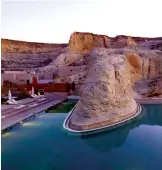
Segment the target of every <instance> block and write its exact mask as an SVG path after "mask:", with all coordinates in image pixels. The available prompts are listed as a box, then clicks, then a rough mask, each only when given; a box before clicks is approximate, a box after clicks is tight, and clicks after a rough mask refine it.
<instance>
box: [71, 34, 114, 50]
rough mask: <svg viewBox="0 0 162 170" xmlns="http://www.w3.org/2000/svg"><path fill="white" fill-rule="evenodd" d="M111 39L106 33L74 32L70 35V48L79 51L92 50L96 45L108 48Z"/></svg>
mask: <svg viewBox="0 0 162 170" xmlns="http://www.w3.org/2000/svg"><path fill="white" fill-rule="evenodd" d="M110 39H111V38H109V37H108V36H105V35H95V34H92V33H80V32H74V33H73V34H72V35H71V36H70V40H69V47H70V50H74V51H77V52H80V53H81V52H85V53H86V52H90V51H91V50H92V49H93V48H95V47H104V48H107V47H109V46H110Z"/></svg>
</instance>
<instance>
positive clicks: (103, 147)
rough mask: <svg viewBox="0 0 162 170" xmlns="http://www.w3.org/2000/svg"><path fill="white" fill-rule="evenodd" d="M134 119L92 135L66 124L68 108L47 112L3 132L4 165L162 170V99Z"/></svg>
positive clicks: (26, 169)
mask: <svg viewBox="0 0 162 170" xmlns="http://www.w3.org/2000/svg"><path fill="white" fill-rule="evenodd" d="M144 107H145V109H144V110H145V113H144V114H143V115H142V116H141V117H140V118H139V119H137V120H136V121H135V122H133V123H131V124H128V125H124V126H123V127H120V128H118V129H115V130H112V131H105V132H102V133H98V134H94V135H91V136H71V135H69V134H67V132H65V131H64V130H63V129H62V124H63V121H64V119H65V117H66V116H67V114H65V113H63V114H62V113H59V114H56V113H54V114H51V113H45V114H41V115H39V116H37V117H36V118H32V119H31V120H30V121H26V122H25V123H23V124H21V125H17V126H15V127H14V128H13V129H11V130H10V131H9V132H7V133H4V134H3V135H2V170H89V169H91V170H162V105H145V106H144Z"/></svg>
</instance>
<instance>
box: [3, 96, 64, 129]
mask: <svg viewBox="0 0 162 170" xmlns="http://www.w3.org/2000/svg"><path fill="white" fill-rule="evenodd" d="M40 99H42V98H37V99H32V98H29V99H28V100H25V101H22V103H21V104H19V105H17V107H18V106H21V105H24V107H18V108H15V107H16V105H6V106H7V107H3V109H2V110H1V116H2V117H1V131H3V130H5V129H7V128H9V127H11V126H13V125H15V124H17V123H19V122H21V121H23V120H25V119H27V118H29V117H31V116H34V115H36V114H37V113H40V112H42V111H44V110H45V109H47V108H49V107H51V106H53V105H56V104H58V103H60V102H62V101H64V100H66V99H67V96H58V95H54V94H52V95H51V94H50V95H48V94H47V95H45V97H44V99H43V100H40Z"/></svg>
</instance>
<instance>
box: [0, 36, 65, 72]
mask: <svg viewBox="0 0 162 170" xmlns="http://www.w3.org/2000/svg"><path fill="white" fill-rule="evenodd" d="M1 43H2V58H1V61H2V70H31V69H33V68H38V67H44V66H47V65H49V64H50V63H51V62H52V61H53V60H54V59H56V57H57V56H58V55H59V54H60V53H62V52H63V51H64V49H65V48H66V47H67V44H47V43H34V42H25V41H15V40H8V39H2V40H1Z"/></svg>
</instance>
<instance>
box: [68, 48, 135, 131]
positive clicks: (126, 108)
mask: <svg viewBox="0 0 162 170" xmlns="http://www.w3.org/2000/svg"><path fill="white" fill-rule="evenodd" d="M91 56H92V58H93V60H92V62H91V64H90V65H91V66H90V67H89V70H88V72H87V78H86V80H85V81H84V85H83V86H82V88H81V91H80V100H79V102H78V103H77V105H76V108H75V109H74V111H73V113H72V115H71V117H70V121H69V122H70V123H69V126H70V127H71V128H72V129H77V130H78V129H82V130H83V129H91V128H96V127H102V126H105V125H110V124H113V123H116V122H119V121H121V120H123V119H126V118H129V117H131V116H132V115H134V114H135V113H136V110H137V104H136V102H135V101H134V99H133V98H132V87H131V73H130V69H129V67H128V65H129V64H128V62H127V60H126V57H125V56H124V55H120V54H111V53H110V52H109V50H107V49H103V48H101V49H95V50H93V52H92V53H91Z"/></svg>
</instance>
